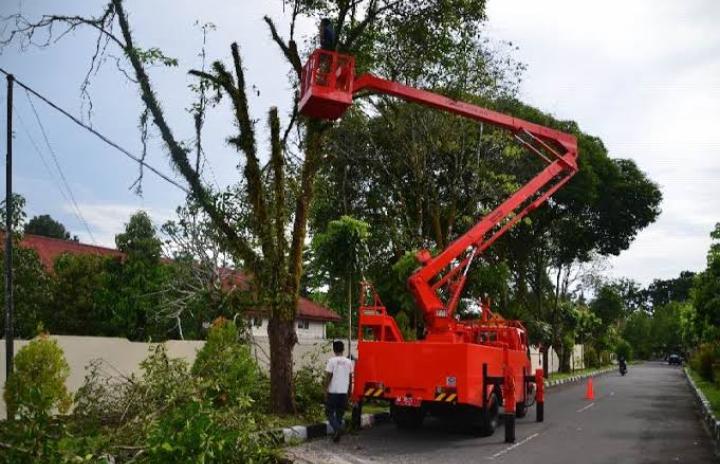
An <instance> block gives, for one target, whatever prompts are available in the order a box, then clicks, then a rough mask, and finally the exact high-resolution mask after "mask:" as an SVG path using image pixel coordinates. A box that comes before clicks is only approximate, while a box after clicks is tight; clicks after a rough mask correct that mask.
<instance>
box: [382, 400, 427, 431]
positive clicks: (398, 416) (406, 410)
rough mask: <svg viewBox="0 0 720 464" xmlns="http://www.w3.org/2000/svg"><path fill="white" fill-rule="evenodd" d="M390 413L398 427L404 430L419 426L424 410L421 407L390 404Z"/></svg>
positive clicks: (423, 417)
mask: <svg viewBox="0 0 720 464" xmlns="http://www.w3.org/2000/svg"><path fill="white" fill-rule="evenodd" d="M390 415H391V416H392V419H393V422H395V425H396V426H397V427H398V428H399V429H406V430H412V429H417V428H419V427H420V426H421V425H422V423H423V419H425V411H423V410H422V408H410V407H403V406H395V405H392V406H390Z"/></svg>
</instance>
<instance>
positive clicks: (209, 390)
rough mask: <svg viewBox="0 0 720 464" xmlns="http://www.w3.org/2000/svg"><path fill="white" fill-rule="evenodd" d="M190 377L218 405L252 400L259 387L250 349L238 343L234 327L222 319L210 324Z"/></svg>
mask: <svg viewBox="0 0 720 464" xmlns="http://www.w3.org/2000/svg"><path fill="white" fill-rule="evenodd" d="M192 374H193V375H194V376H196V377H197V379H198V381H199V382H200V388H201V390H202V391H203V392H204V394H205V396H207V397H208V398H209V399H211V400H212V401H214V402H215V403H216V404H219V405H224V404H228V403H233V402H236V401H240V400H242V399H243V398H247V397H250V396H252V394H253V393H255V392H256V391H257V386H258V383H259V382H258V381H259V369H258V366H257V364H256V363H255V360H254V359H253V357H252V353H251V352H250V347H249V346H247V345H245V344H243V343H241V342H240V338H239V333H238V329H237V327H236V326H235V324H234V323H233V322H231V321H228V320H227V319H224V318H218V319H216V320H215V322H213V325H212V327H211V328H210V331H209V332H208V337H207V342H205V346H203V348H202V349H201V350H200V351H198V354H197V358H195V363H194V364H193V367H192Z"/></svg>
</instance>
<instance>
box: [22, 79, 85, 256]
mask: <svg viewBox="0 0 720 464" xmlns="http://www.w3.org/2000/svg"><path fill="white" fill-rule="evenodd" d="M25 96H26V97H27V100H28V102H29V103H30V108H32V110H33V114H35V120H36V121H37V123H38V126H40V132H41V133H42V136H43V139H44V140H45V145H46V146H47V148H48V151H49V152H50V155H52V159H53V162H54V163H55V167H56V168H57V171H58V173H59V174H60V180H61V182H62V184H63V185H64V186H65V190H66V191H67V193H68V195H69V196H70V202H71V203H72V205H73V207H74V208H75V211H76V212H77V215H78V217H79V218H80V221H81V222H82V223H83V225H84V226H85V230H87V233H88V234H89V235H90V239H91V240H92V241H93V243H94V244H95V245H97V242H96V241H95V236H94V235H93V233H92V231H91V230H90V225H88V223H87V221H86V220H85V217H84V216H83V215H82V211H80V207H79V206H78V203H77V201H76V200H75V195H74V194H73V191H72V189H71V188H70V183H69V182H68V181H67V178H66V177H65V173H64V172H63V170H62V168H61V167H60V162H59V161H58V159H57V155H56V154H55V150H54V149H53V147H52V145H50V140H49V139H48V136H47V133H46V132H45V126H43V123H42V121H41V120H40V115H39V114H38V112H37V109H35V105H34V104H33V102H32V99H31V98H30V93H29V92H28V91H27V89H26V90H25Z"/></svg>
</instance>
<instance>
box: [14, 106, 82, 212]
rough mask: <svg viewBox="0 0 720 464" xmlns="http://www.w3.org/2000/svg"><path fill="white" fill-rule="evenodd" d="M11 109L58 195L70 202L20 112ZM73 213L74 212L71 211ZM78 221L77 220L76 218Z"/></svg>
mask: <svg viewBox="0 0 720 464" xmlns="http://www.w3.org/2000/svg"><path fill="white" fill-rule="evenodd" d="M13 108H15V114H16V115H17V117H18V120H19V121H20V127H22V130H23V132H25V135H26V136H27V138H28V140H29V141H30V144H31V145H32V147H33V148H34V149H35V153H37V154H38V156H39V157H40V161H42V164H43V166H45V170H46V171H47V173H48V175H49V176H50V178H51V179H52V180H53V183H54V184H55V187H57V189H58V190H59V191H60V195H62V197H63V198H64V199H65V201H67V202H68V203H69V202H70V199H69V198H68V196H67V193H65V190H63V188H62V186H61V185H60V182H59V181H58V179H57V177H56V175H55V173H54V172H53V171H52V169H50V165H49V164H48V162H47V160H46V159H45V155H43V153H42V150H40V147H39V146H38V144H37V142H36V141H35V139H34V138H33V136H32V135H31V134H30V130H29V129H28V127H27V125H26V124H25V120H24V119H23V117H22V116H21V115H20V112H19V111H18V110H17V108H16V107H15V105H13ZM73 213H74V211H73ZM78 219H79V218H78Z"/></svg>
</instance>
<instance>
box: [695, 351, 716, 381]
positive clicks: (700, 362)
mask: <svg viewBox="0 0 720 464" xmlns="http://www.w3.org/2000/svg"><path fill="white" fill-rule="evenodd" d="M718 363H720V345H718V344H716V343H703V344H702V345H700V347H699V348H698V349H697V351H695V353H693V355H692V357H691V358H690V367H692V369H693V370H694V371H695V372H697V373H698V374H699V375H700V377H702V378H703V379H705V380H707V381H708V382H713V381H715V380H720V379H716V378H715V372H714V365H716V364H718Z"/></svg>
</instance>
